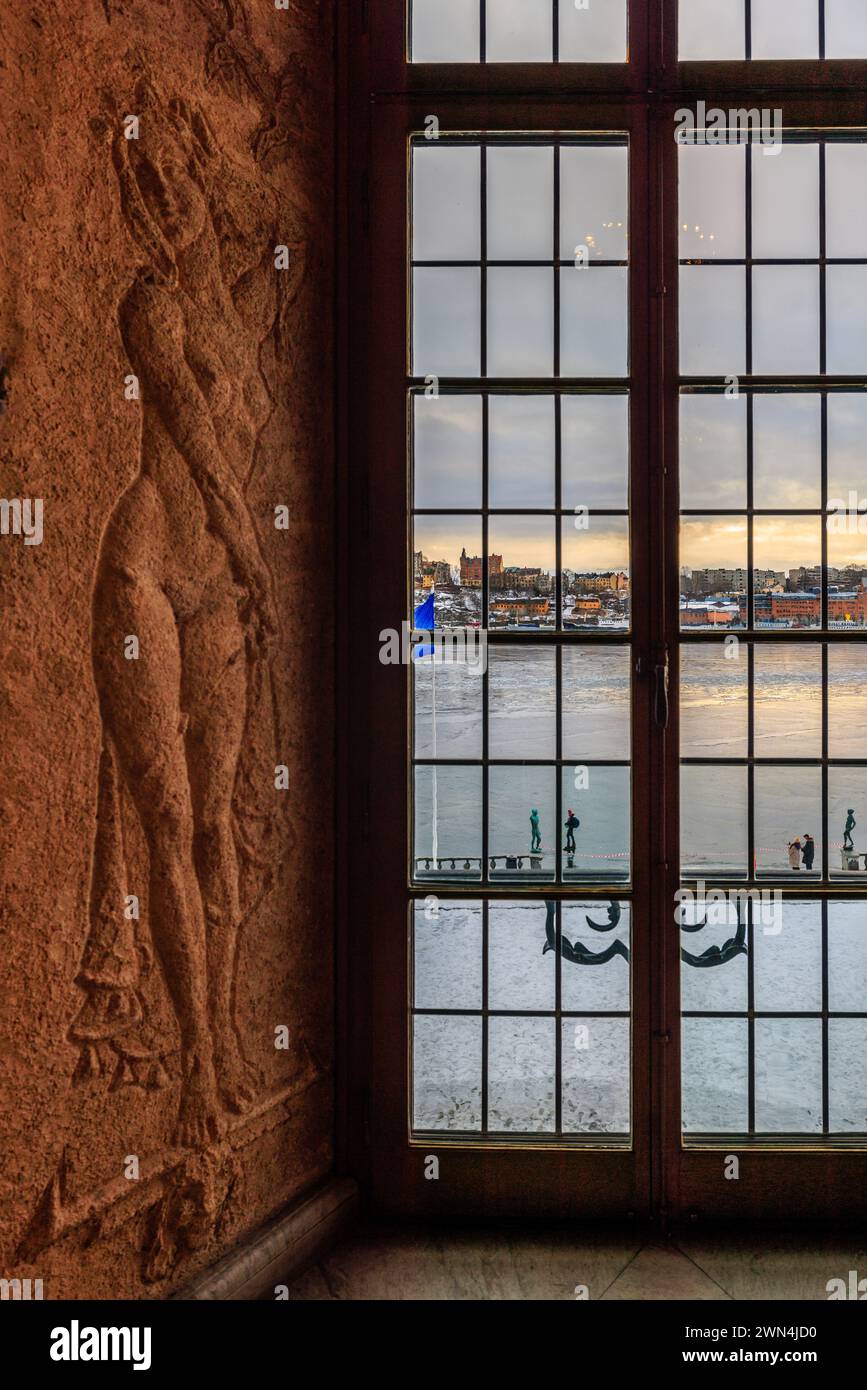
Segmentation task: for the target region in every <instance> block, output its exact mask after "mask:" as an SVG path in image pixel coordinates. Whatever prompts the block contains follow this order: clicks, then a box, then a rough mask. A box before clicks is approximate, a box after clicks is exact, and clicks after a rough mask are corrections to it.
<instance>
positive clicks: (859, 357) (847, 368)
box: [826, 265, 867, 375]
mask: <svg viewBox="0 0 867 1390" xmlns="http://www.w3.org/2000/svg"><path fill="white" fill-rule="evenodd" d="M826 276H827V296H828V371H829V372H830V373H831V374H835V373H836V374H839V375H847V374H854V373H858V372H863V370H864V364H865V362H867V266H864V265H829V266H828V268H827V271H826Z"/></svg>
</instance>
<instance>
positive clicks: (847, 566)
mask: <svg viewBox="0 0 867 1390" xmlns="http://www.w3.org/2000/svg"><path fill="white" fill-rule="evenodd" d="M865 532H867V524H865V518H864V515H863V513H859V514H857V515H856V514H855V513H852V512H849V513H841V514H840V515H838V516H835V517H831V518H829V520H828V625H829V627H832V628H836V629H839V630H841V631H846V630H847V629H851V628H862V627H867V588H865V586H864V581H865V579H867V535H865Z"/></svg>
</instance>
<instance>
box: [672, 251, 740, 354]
mask: <svg viewBox="0 0 867 1390" xmlns="http://www.w3.org/2000/svg"><path fill="white" fill-rule="evenodd" d="M745 362H746V279H745V272H744V269H743V267H742V266H729V265H725V266H723V265H720V266H716V265H710V266H695V265H692V266H690V265H687V266H681V270H680V369H681V371H682V373H683V374H684V376H738V375H740V374H741V373H742V372H743V370H744V366H745Z"/></svg>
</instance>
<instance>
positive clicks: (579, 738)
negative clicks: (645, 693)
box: [562, 645, 631, 761]
mask: <svg viewBox="0 0 867 1390" xmlns="http://www.w3.org/2000/svg"><path fill="white" fill-rule="evenodd" d="M562 652H563V656H562V661H563V757H564V758H569V759H570V760H571V759H576V760H579V761H580V760H581V759H582V758H590V757H593V758H618V759H621V758H623V759H627V758H628V757H629V743H630V729H629V716H630V673H631V657H630V652H629V648H628V647H573V646H571V645H570V646H567V647H563V649H562Z"/></svg>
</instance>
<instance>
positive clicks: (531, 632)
mask: <svg viewBox="0 0 867 1390" xmlns="http://www.w3.org/2000/svg"><path fill="white" fill-rule="evenodd" d="M845 8H846V7H844V6H842V5H839V4H837V3H834V2H833V0H826V2H825V3H824V4H820V3H818V0H811V4H809V5H807V4H800V3H796V4H794V5H792V6H789V7H786V20H785V21H784V22H783V23H782V24H781V23H780V17H779V13H778V12H779V10H780V7H779V6H775V5H773V4H763V3H760V2H759V0H750V3H747V4H743V5H738V4H727V5H725V6H721V5H720V6H717V5H715V4H712V3H708V4H701V3H699V0H696V3H695V4H694V5H691V6H689V7H687V6H685V5H678V3H677V0H651V3H642V4H639V3H630V4H629V5H628V6H624V7H620V6H618V5H613V4H612V5H605V4H601V3H595V2H594V0H591V3H590V5H589V6H588V7H587V8H586V9H585V8H584V7H581V6H571V5H569V6H567V5H565V4H564V3H563V0H561V3H560V4H559V5H554V4H548V3H544V4H542V3H539V4H530V3H527V4H515V5H512V6H507V5H505V4H502V5H501V4H497V3H493V0H488V3H487V4H465V5H460V6H458V5H457V4H454V5H449V4H447V3H445V4H438V5H436V6H428V5H424V4H421V3H419V0H415V3H414V4H413V5H412V7H411V11H408V12H404V11H401V14H402V16H406V17H407V23H408V26H409V27H408V30H405V29H404V28H403V26H402V24H401V26H399V28H400V42H401V45H403V43H404V39H405V38H406V37H407V33H408V37H409V43H410V48H409V50H406V51H405V50H404V48H403V47H401V55H400V62H399V63H398V62H397V60H396V57H395V50H394V48H393V47H392V48H390V49H389V51H388V53H387V54H386V55H385V57H384V58H383V60H382V62H381V64H380V65H379V67H377V66H376V55H374V69H375V71H376V72H377V73H378V74H380V75H381V74H385V78H386V79H387V80H385V79H383V80H381V82H380V86H379V88H378V89H377V91H381V92H383V93H387V94H388V99H387V100H385V99H383V100H382V101H381V102H378V101H374V103H373V108H372V109H373V110H374V115H373V118H372V132H373V133H372V136H371V141H372V143H371V247H372V252H373V254H372V256H371V261H370V265H371V294H370V304H371V306H372V307H371V314H372V317H371V321H370V325H369V331H368V337H367V339H366V343H365V349H366V350H367V351H369V354H370V366H369V372H370V376H369V381H370V407H369V434H368V452H369V458H370V460H371V464H370V498H369V505H368V509H367V514H368V515H369V525H370V536H369V540H368V542H367V545H368V550H367V552H366V553H367V555H368V556H369V557H375V559H373V558H371V568H370V570H369V579H368V583H367V588H366V589H365V594H366V598H367V601H368V602H369V603H370V605H371V606H372V607H373V609H374V611H375V615H376V621H377V627H378V629H382V628H384V627H385V626H386V625H391V624H393V623H394V622H395V614H400V616H401V617H402V618H403V619H404V620H405V621H407V622H408V625H409V626H410V627H412V628H414V629H415V633H414V638H413V640H412V641H411V642H410V644H409V645H410V651H409V657H408V659H407V662H406V670H405V671H404V672H402V673H400V674H398V673H395V672H393V671H389V670H387V669H386V668H383V667H382V666H380V668H379V669H378V671H377V673H376V679H375V682H374V684H373V686H372V687H371V697H370V717H371V727H372V729H373V737H372V739H371V748H370V751H369V762H368V765H367V767H368V771H367V776H368V779H369V784H370V815H369V819H370V823H371V825H372V826H373V827H375V829H374V830H372V832H371V837H370V839H369V842H368V843H369V854H370V859H371V863H372V864H374V865H375V867H376V870H377V880H376V881H377V891H376V894H375V896H373V897H371V898H370V910H369V916H370V919H371V923H372V926H371V931H372V932H373V948H372V950H373V968H372V974H373V979H374V999H373V1005H374V1007H373V1012H372V1021H371V1034H372V1044H371V1046H372V1058H373V1062H372V1065H373V1068H374V1072H373V1074H374V1075H375V1076H376V1078H377V1083H376V1087H374V1097H373V1108H374V1114H373V1119H372V1121H371V1135H372V1140H371V1143H372V1146H373V1150H374V1151H378V1152H379V1154H380V1155H381V1156H382V1158H383V1162H384V1171H385V1172H386V1173H388V1174H390V1175H391V1186H392V1187H393V1189H394V1194H393V1195H392V1194H390V1193H385V1192H383V1194H382V1195H383V1198H384V1200H385V1201H386V1203H388V1202H391V1201H393V1202H394V1204H395V1205H398V1206H400V1207H401V1209H403V1210H407V1209H410V1208H412V1209H415V1208H416V1207H420V1205H421V1202H422V1198H421V1197H418V1196H416V1195H414V1194H415V1192H416V1188H417V1185H418V1184H417V1164H418V1157H419V1154H420V1153H421V1152H423V1153H425V1154H435V1153H437V1152H439V1151H440V1149H442V1148H447V1149H448V1152H449V1159H448V1162H449V1164H450V1165H454V1166H452V1167H450V1169H449V1171H450V1179H449V1184H450V1185H449V1191H448V1193H445V1192H444V1190H442V1189H441V1190H440V1191H439V1192H438V1194H437V1200H438V1201H441V1202H445V1203H446V1204H449V1203H451V1204H452V1207H451V1209H454V1210H466V1209H471V1208H473V1206H474V1205H475V1206H478V1207H485V1208H487V1209H490V1210H494V1209H498V1207H497V1204H498V1203H501V1204H504V1205H503V1206H502V1209H505V1204H506V1203H507V1200H508V1201H510V1202H512V1206H510V1207H509V1209H513V1206H514V1202H518V1203H520V1202H523V1201H525V1200H532V1201H534V1202H541V1203H542V1204H543V1205H546V1207H550V1210H551V1211H556V1212H563V1213H566V1212H571V1213H574V1214H577V1213H579V1212H593V1213H596V1214H599V1213H600V1212H601V1211H602V1210H612V1211H618V1212H621V1213H622V1212H624V1211H641V1212H643V1213H646V1214H648V1213H651V1212H653V1211H658V1210H659V1209H660V1205H664V1204H670V1206H669V1209H670V1210H677V1211H679V1212H681V1213H684V1212H689V1211H692V1210H701V1211H714V1212H719V1213H723V1212H726V1211H732V1210H734V1209H735V1205H734V1204H735V1203H736V1202H737V1204H738V1205H737V1207H736V1209H737V1211H738V1213H739V1214H740V1215H742V1216H743V1215H745V1214H751V1213H753V1212H756V1213H757V1214H758V1213H759V1212H760V1211H761V1210H762V1202H763V1200H766V1199H767V1194H768V1193H771V1192H772V1193H773V1194H774V1201H775V1202H776V1204H777V1206H778V1208H779V1209H780V1210H786V1211H789V1212H795V1211H797V1210H799V1209H801V1210H803V1209H805V1208H809V1209H810V1210H816V1209H817V1207H820V1206H822V1204H823V1203H826V1204H830V1203H831V1202H832V1201H836V1200H837V1197H836V1196H834V1194H838V1195H839V1194H840V1193H842V1192H851V1193H853V1194H857V1193H860V1192H861V1191H862V1190H864V1187H863V1163H864V1157H863V1155H864V1152H865V1151H867V1104H865V1096H864V1093H863V1087H862V1085H861V1082H860V1073H859V1069H858V1066H857V1064H856V1061H855V1058H856V1057H857V1049H858V1044H859V1042H860V1041H861V1039H862V1038H863V1034H864V1028H865V1017H867V995H865V993H864V968H863V966H864V960H863V959H862V957H864V955H865V952H864V949H863V946H864V942H867V935H864V933H865V931H867V841H865V839H864V838H863V833H862V830H861V826H862V825H865V826H867V820H865V817H867V736H865V735H864V734H863V733H862V727H864V728H867V721H865V719H864V713H865V710H864V704H865V695H864V689H865V677H867V656H865V654H867V609H865V599H864V595H865V594H867V582H865V581H867V546H865V544H864V536H865V535H867V526H865V525H864V513H865V507H867V503H865V501H864V500H863V494H864V480H865V476H867V470H865V455H864V443H863V441H864V438H865V437H867V431H865V426H867V390H865V387H864V366H865V354H867V334H865V330H864V327H863V325H864V323H867V312H865V310H867V302H865V300H867V240H865V232H864V227H865V222H867V219H865V215H864V214H865V211H867V209H865V206H864V202H865V195H864V194H863V189H864V187H865V179H864V173H865V172H867V167H865V151H867V127H865V122H864V114H863V104H862V102H861V98H860V92H861V90H862V88H863V86H864V76H865V74H867V64H864V63H859V60H858V53H859V47H858V45H859V44H860V43H861V38H860V37H859V33H860V28H861V26H860V24H859V22H858V21H859V19H860V11H859V13H858V14H856V15H854V16H847V15H846V14H844V13H843V11H844V9H845ZM627 9H628V16H627V15H626V10H627ZM685 10H689V13H688V14H687V15H686V17H685V16H684V13H683V12H684V11H685ZM678 11H680V12H681V13H680V16H678ZM588 15H589V16H591V17H593V16H595V19H594V21H593V22H594V23H596V24H598V25H599V26H603V23H604V25H605V26H610V27H608V28H607V29H606V40H605V41H606V44H608V43H609V41H610V47H607V46H606V47H603V46H602V45H601V40H600V47H599V48H598V49H596V50H593V48H592V46H591V45H590V44H589V39H588V46H587V47H586V49H584V48H582V49H581V51H580V52H579V50H578V48H577V47H574V48H573V47H570V43H571V40H567V37H566V34H567V28H568V26H570V25H579V26H581V25H585V21H586V20H587V18H588ZM446 17H448V22H445V21H446ZM678 17H679V18H680V33H679V35H678ZM627 19H628V23H627ZM396 32H397V30H396V29H395V30H393V31H392V34H391V38H392V39H394V36H395V33H396ZM576 32H578V31H577V30H576ZM580 32H581V34H582V35H583V36H584V38H587V37H588V36H592V35H593V34H594V33H595V32H596V31H594V30H592V28H591V27H590V25H589V24H588V25H585V27H584V28H582V29H580ZM601 33H602V28H601V27H600V29H599V31H598V33H597V34H596V37H595V38H593V43H596V42H597V38H599V35H601ZM627 34H628V45H627ZM582 43H583V40H582ZM678 44H679V45H680V47H679V48H678ZM510 45H512V47H510ZM775 49H778V50H779V51H774V50H775ZM678 58H679V59H680V60H681V64H685V63H688V64H689V67H688V68H685V67H683V66H682V65H681V66H679V65H678ZM747 59H749V62H748V61H745V60H747ZM576 64H577V65H579V66H580V71H578V69H577V68H576V67H575V65H576ZM793 64H796V66H793ZM456 65H457V66H456ZM570 65H571V66H570ZM458 67H459V68H460V70H459V71H458ZM698 93H702V94H703V95H702V96H701V100H699V99H698V95H697V94H698ZM753 113H756V115H755V119H753ZM684 114H686V116H687V117H688V118H689V119H688V120H687V122H686V130H687V131H690V130H692V131H693V134H690V135H689V137H688V138H683V136H684V119H683V118H684ZM720 116H721V117H722V119H721V121H720V119H719V117H720ZM404 226H406V237H405V238H404V237H403V233H402V229H403V227H404ZM398 546H399V548H400V554H399V555H397V554H396V549H397V547H398ZM359 574H360V575H361V574H362V571H361V570H360V571H359ZM402 677H403V678H402ZM403 772H405V774H406V776H405V779H404V778H402V777H401V774H402V773H403ZM362 780H363V779H362ZM365 814H367V811H365ZM367 868H368V866H366V865H365V869H367ZM862 937H863V941H862ZM377 1088H379V1089H377ZM377 1145H378V1150H377ZM742 1147H749V1149H750V1154H751V1157H750V1162H751V1164H753V1163H754V1164H755V1165H756V1166H755V1167H754V1168H752V1169H751V1173H753V1174H754V1175H755V1177H754V1179H753V1178H752V1177H751V1184H750V1187H749V1191H746V1189H745V1188H744V1187H743V1186H742V1187H741V1189H740V1190H739V1191H738V1192H737V1194H735V1195H733V1190H732V1189H733V1188H735V1187H737V1184H732V1185H728V1186H727V1185H726V1184H724V1183H721V1182H720V1168H721V1157H720V1155H721V1152H722V1154H723V1155H724V1154H725V1153H732V1152H733V1153H737V1152H738V1150H739V1149H740V1148H742ZM414 1165H415V1166H414ZM483 1170H484V1171H483ZM506 1194H510V1196H509V1198H508V1199H507V1195H506ZM528 1194H532V1198H530V1196H529V1195H528ZM853 1202H854V1203H855V1205H857V1200H856V1198H855V1197H853ZM850 1205H851V1204H850Z"/></svg>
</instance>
